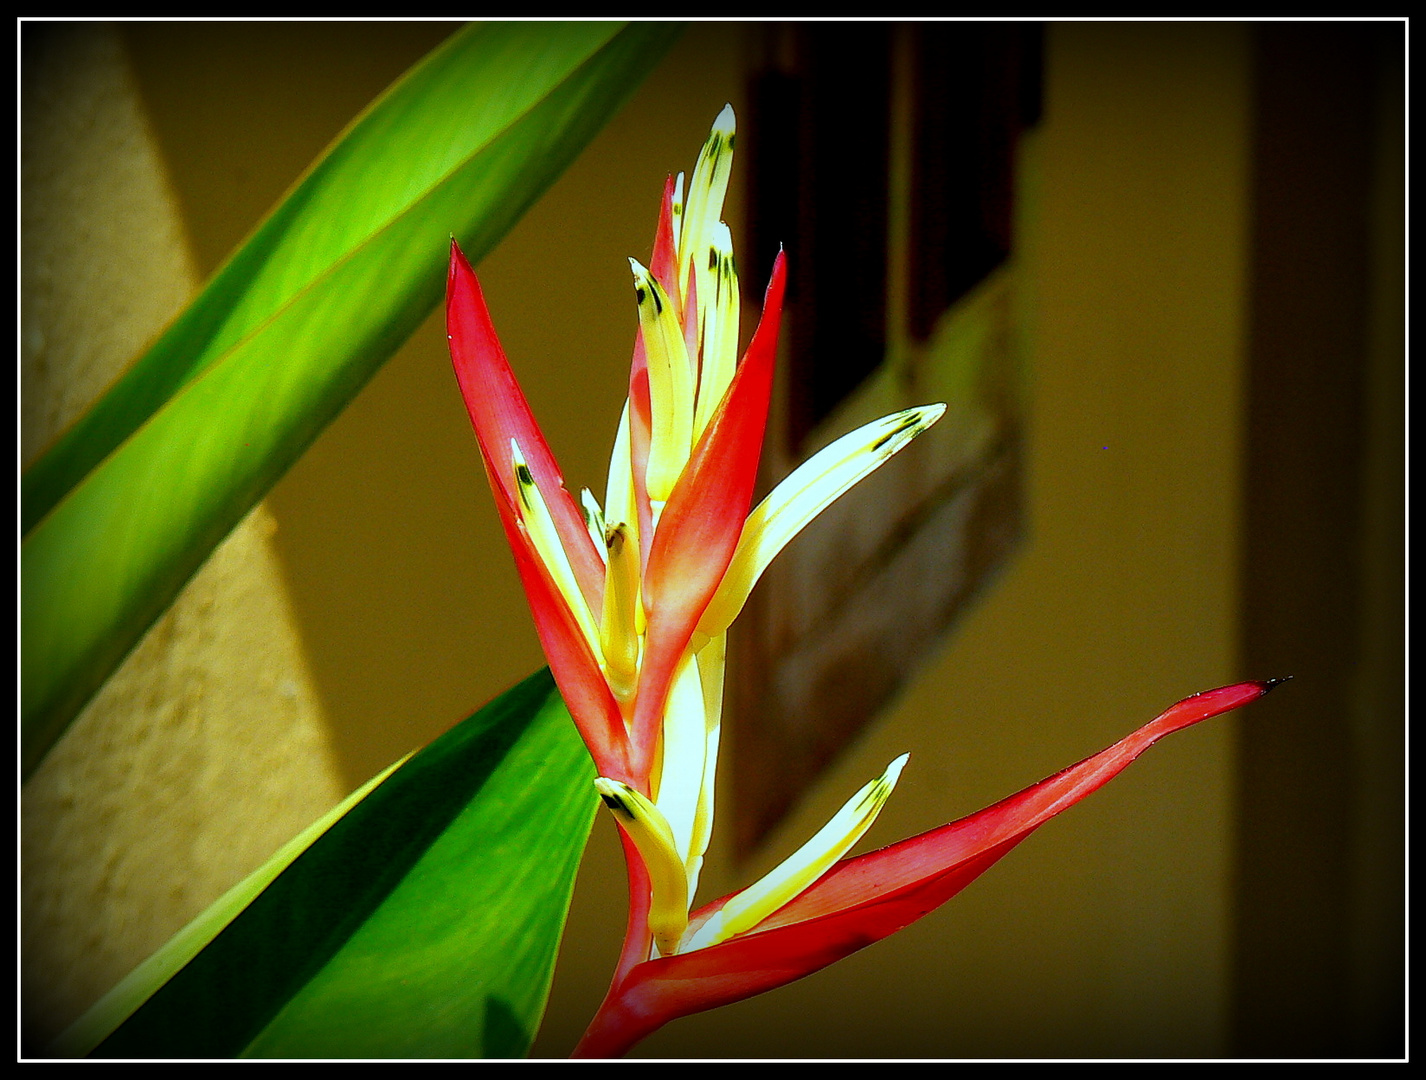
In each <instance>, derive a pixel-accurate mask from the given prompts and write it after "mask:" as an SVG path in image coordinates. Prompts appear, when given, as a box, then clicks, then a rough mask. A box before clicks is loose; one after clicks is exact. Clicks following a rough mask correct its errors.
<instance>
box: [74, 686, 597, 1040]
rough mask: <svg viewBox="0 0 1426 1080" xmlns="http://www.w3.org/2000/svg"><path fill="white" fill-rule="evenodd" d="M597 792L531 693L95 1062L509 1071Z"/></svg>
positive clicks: (412, 786) (388, 800)
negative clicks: (502, 1063)
mask: <svg viewBox="0 0 1426 1080" xmlns="http://www.w3.org/2000/svg"><path fill="white" fill-rule="evenodd" d="M593 779H594V770H593V765H592V764H591V763H590V761H589V756H588V754H587V752H586V751H585V749H584V747H583V744H582V743H581V742H580V741H579V737H578V735H577V734H576V733H575V730H574V726H573V723H572V722H571V721H570V719H569V714H568V713H567V712H566V711H565V709H564V706H563V703H562V702H561V701H560V699H559V695H558V693H557V692H556V691H555V689H554V683H553V680H552V679H551V678H550V675H549V673H548V671H544V672H541V673H539V674H537V675H535V676H532V677H531V678H529V679H527V680H526V681H525V682H523V683H521V684H520V685H519V686H517V687H516V688H514V689H513V690H511V691H510V692H508V693H507V694H505V695H504V696H502V697H501V698H498V699H497V700H496V701H494V702H492V703H491V704H490V705H488V706H486V707H485V708H484V709H482V710H481V711H480V712H479V713H477V714H476V715H475V716H473V717H471V718H470V719H469V720H467V721H465V722H464V723H462V724H460V725H458V726H457V727H455V728H454V729H452V730H451V731H450V732H448V733H447V734H445V735H443V736H442V737H441V738H440V739H437V740H436V741H435V742H434V743H432V744H431V745H430V746H428V747H427V748H426V749H425V750H423V751H421V752H420V753H419V754H417V755H415V756H414V757H413V758H411V759H410V760H409V761H408V762H407V763H406V764H405V765H403V766H402V767H401V768H400V769H398V770H397V771H396V772H394V773H393V774H392V775H391V776H390V777H389V778H388V779H387V780H386V781H385V782H384V783H382V784H381V785H380V786H379V787H377V788H376V789H375V790H374V791H372V792H371V794H369V795H368V796H367V797H366V798H365V799H363V800H361V801H360V802H358V803H357V804H356V805H355V806H354V807H353V808H352V809H351V810H350V811H349V812H348V813H347V814H346V815H345V816H344V817H342V819H341V820H340V821H338V822H336V823H335V824H334V825H332V826H331V828H329V829H328V830H327V831H326V832H325V833H324V834H323V835H322V836H321V837H320V838H318V839H317V840H316V841H315V842H313V843H312V844H311V846H310V847H309V848H307V850H306V851H305V852H303V853H302V854H301V855H300V856H299V857H298V858H297V859H296V860H295V861H293V863H292V864H291V866H290V867H289V868H288V869H287V870H286V871H285V872H284V873H282V874H281V875H280V876H279V877H277V879H276V880H275V881H274V882H273V883H272V884H271V885H270V886H269V887H268V888H267V889H266V890H265V891H263V892H262V894H261V895H259V896H258V897H257V898H256V899H255V900H254V901H253V902H252V903H251V904H249V905H248V906H247V907H246V908H245V909H244V910H243V912H242V913H241V914H240V915H238V916H237V917H236V918H235V919H233V920H232V921H231V922H230V923H229V924H228V925H227V927H226V928H225V929H224V930H223V931H222V932H221V933H219V934H218V935H217V936H216V937H215V938H214V939H213V940H212V942H211V943H210V944H209V945H208V946H207V948H205V949H203V951H202V952H200V953H199V954H198V955H197V956H196V957H195V958H194V959H193V961H192V962H191V963H189V964H188V965H187V966H186V967H184V968H183V969H182V970H181V971H180V972H179V973H178V974H177V975H176V976H174V977H173V978H172V979H170V980H169V981H168V982H167V983H166V984H164V985H163V986H162V987H161V988H159V989H158V990H157V992H155V993H154V994H153V995H152V996H151V997H150V998H149V999H148V1000H147V1002H145V1003H144V1004H143V1005H142V1007H140V1008H139V1009H138V1010H137V1011H135V1012H134V1013H133V1014H132V1015H131V1016H130V1017H129V1018H128V1020H127V1021H126V1022H124V1023H123V1024H122V1025H121V1026H119V1027H118V1028H117V1029H116V1030H115V1031H114V1032H113V1034H111V1035H110V1036H109V1037H108V1038H107V1039H105V1040H104V1041H103V1042H102V1043H101V1044H100V1045H99V1046H98V1047H97V1049H96V1050H95V1051H94V1053H93V1056H96V1057H158V1058H171V1057H203V1058H212V1057H232V1056H237V1055H247V1056H255V1057H268V1056H282V1057H518V1056H522V1055H523V1054H525V1053H526V1052H527V1051H528V1049H529V1045H530V1042H531V1040H532V1039H533V1038H534V1034H535V1030H536V1028H537V1027H538V1024H539V1019H540V1016H541V1014H542V1013H543V1010H544V1005H545V1000H546V998H547V996H548V992H549V984H550V978H551V974H552V972H553V967H554V960H555V954H556V951H557V948H558V942H559V936H560V932H561V930H562V929H563V926H564V919H565V915H566V912H567V910H568V906H569V899H570V895H571V893H572V891H573V888H574V875H575V871H576V869H577V868H578V864H579V857H580V854H581V852H582V851H583V849H584V844H585V842H586V840H587V838H588V835H589V828H590V825H591V823H592V822H593V817H594V810H595V807H596V806H597V804H598V801H597V799H596V798H595V795H594V787H593Z"/></svg>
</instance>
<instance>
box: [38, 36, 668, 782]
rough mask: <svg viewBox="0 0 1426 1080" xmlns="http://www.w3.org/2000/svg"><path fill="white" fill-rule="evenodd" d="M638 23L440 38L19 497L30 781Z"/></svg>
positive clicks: (541, 186)
mask: <svg viewBox="0 0 1426 1080" xmlns="http://www.w3.org/2000/svg"><path fill="white" fill-rule="evenodd" d="M675 34H676V29H675V28H671V27H669V26H666V25H662V24H651V23H641V24H635V25H632V26H628V27H625V28H623V29H618V28H617V27H611V26H606V25H602V24H592V23H579V24H569V25H565V24H550V23H543V24H534V25H526V24H518V23H498V24H493V25H489V26H482V27H477V28H472V29H469V30H467V31H464V32H462V33H461V34H458V35H456V37H454V38H453V39H451V41H449V42H448V43H447V44H446V45H445V46H443V47H442V48H440V49H438V50H437V51H436V52H435V53H433V54H432V55H431V56H430V57H428V58H427V59H426V60H425V61H423V62H422V64H420V65H418V66H417V67H416V68H414V69H413V70H412V71H411V72H410V73H409V74H408V75H407V76H406V77H405V78H404V79H403V80H402V81H401V82H399V83H398V84H397V85H396V86H395V87H393V88H392V89H391V90H390V91H388V92H387V94H386V95H385V96H383V97H382V98H381V99H380V100H379V101H378V102H376V104H374V105H373V106H372V108H371V109H370V110H369V111H368V112H367V113H366V114H364V115H363V116H362V117H361V118H359V119H358V120H357V121H356V122H355V123H354V125H353V127H352V128H351V129H350V131H349V132H348V133H347V135H346V136H345V137H344V138H343V139H342V140H340V141H339V142H338V143H337V144H336V145H335V146H334V147H333V148H332V149H331V151H329V153H328V155H327V157H326V158H324V159H323V161H322V162H320V163H319V164H318V165H317V166H315V167H314V168H313V169H312V171H311V172H310V173H309V174H308V175H307V176H306V177H305V178H304V179H303V180H302V181H301V183H299V184H298V186H297V187H296V188H295V189H294V190H293V192H292V193H291V195H289V196H288V198H287V199H286V200H285V201H284V203H283V204H282V206H281V207H279V209H278V210H277V211H275V212H274V214H273V215H272V217H271V218H269V219H268V221H267V222H265V223H264V224H263V225H262V226H261V227H260V228H259V229H258V231H257V232H256V233H255V234H254V235H253V237H252V238H251V239H250V240H249V241H248V242H247V244H245V245H244V247H243V248H242V249H241V250H240V251H239V252H238V253H237V254H236V255H235V256H234V257H233V258H232V260H230V262H229V263H228V264H227V265H226V266H225V267H224V268H223V269H222V270H221V271H220V272H219V273H218V274H217V275H216V276H215V277H214V278H213V280H212V281H211V282H210V283H209V285H208V286H207V287H206V288H205V290H204V291H203V293H202V294H201V295H200V296H199V297H198V299H197V300H196V301H195V302H194V304H193V305H192V306H191V307H190V309H189V310H188V311H187V312H186V313H185V314H184V315H183V316H181V317H180V318H179V319H178V320H177V321H176V322H175V323H174V324H173V325H172V326H171V327H170V328H169V330H168V332H167V333H166V334H165V335H164V337H163V338H161V339H160V340H159V341H158V342H157V343H156V344H155V345H154V347H153V348H152V349H150V350H149V352H148V353H147V354H145V355H144V356H143V357H141V358H140V359H139V360H138V361H137V362H136V363H135V365H134V366H133V368H132V369H131V370H130V371H129V373H128V374H127V375H126V376H125V378H124V379H123V380H121V382H120V383H118V384H116V386H115V387H114V388H113V390H111V392H110V393H109V394H108V395H107V396H106V397H105V398H104V399H103V401H101V402H100V403H99V405H97V406H96V407H95V408H94V409H93V410H92V411H91V412H90V413H89V414H88V415H87V416H86V417H85V418H84V419H82V420H81V421H80V422H79V423H78V424H77V425H76V426H75V427H74V428H73V429H72V430H71V431H70V432H69V433H68V434H67V435H66V436H65V437H64V438H63V439H62V440H61V441H60V442H59V443H57V444H56V445H55V446H54V447H53V448H52V449H51V450H50V451H49V452H48V453H47V454H46V455H45V456H44V457H43V458H42V459H41V460H40V461H39V462H37V463H36V464H35V465H34V466H33V467H32V468H31V470H30V471H29V472H28V473H27V474H26V476H25V478H24V481H23V492H22V517H23V520H24V522H25V523H26V524H27V525H28V526H31V527H30V528H29V532H28V535H26V537H25V540H24V543H23V545H22V553H21V596H22V600H21V635H22V647H21V680H22V690H21V767H22V772H23V774H24V775H26V776H28V775H29V774H30V773H31V772H32V771H33V770H34V768H35V766H36V765H37V764H38V763H39V761H40V760H41V758H42V757H43V756H44V754H45V753H46V752H47V751H48V749H49V747H50V746H52V745H53V744H54V742H55V740H56V739H58V738H59V736H60V734H62V733H63V731H64V729H65V728H66V727H67V726H68V724H69V722H70V721H71V720H72V719H73V717H74V716H75V714H76V713H77V712H78V711H79V709H80V708H81V707H82V706H83V705H84V703H85V702H86V701H88V699H89V698H90V696H92V694H93V693H94V691H95V690H96V689H98V687H99V686H100V685H102V683H103V681H104V680H105V679H106V678H107V677H108V675H109V674H110V673H111V672H112V671H113V669H114V668H115V667H116V666H117V665H118V663H119V661H120V660H122V658H123V657H124V655H125V654H126V653H127V652H128V651H129V649H130V648H131V647H132V646H133V645H134V643H135V642H136V641H137V640H138V638H139V637H140V636H141V635H142V634H143V632H144V630H146V629H147V628H148V626H149V625H150V624H151V623H152V622H153V620H154V619H156V618H157V617H158V616H159V615H160V614H161V613H162V612H163V611H164V609H165V608H167V606H168V605H169V603H171V602H172V600H173V598H174V596H176V595H177V593H178V591H179V590H180V589H181V588H182V587H183V585H184V583H185V582H186V581H187V580H188V578H189V577H190V576H191V575H192V574H193V573H194V571H195V570H197V568H198V567H199V566H200V565H201V564H202V562H203V560H204V558H206V556H207V555H208V553H209V552H210V551H211V550H212V549H213V548H214V547H215V546H216V545H217V544H218V542H219V541H221V540H222V538H223V537H224V536H226V535H227V533H228V532H229V531H230V530H231V529H232V528H233V526H234V525H236V524H237V522H238V521H239V520H241V518H242V516H243V515H244V514H245V513H246V512H247V511H248V510H249V509H250V508H251V507H252V506H253V505H254V503H256V502H257V501H258V500H259V499H260V498H261V497H262V496H263V495H264V493H266V491H267V490H268V488H270V487H271V485H272V484H273V483H274V482H275V481H276V480H277V478H278V477H279V476H281V475H282V473H283V472H284V471H285V470H286V469H287V468H288V467H289V466H290V465H291V464H292V462H293V461H295V460H296V458H297V457H298V456H299V455H300V454H301V453H302V451H303V450H304V449H305V448H306V447H307V446H308V445H309V444H310V443H311V441H312V440H313V439H314V438H315V437H316V436H317V434H318V433H319V432H320V431H321V430H322V428H323V427H324V426H325V425H326V424H327V423H328V422H329V421H330V420H331V419H332V418H333V417H335V416H336V415H337V413H339V412H340V411H341V409H342V408H343V407H344V406H345V404H346V403H347V402H348V401H349V400H350V399H351V398H352V397H353V396H354V395H355V394H356V392H357V391H358V390H359V389H360V388H361V387H362V386H363V385H364V384H365V383H366V381H367V380H368V379H369V378H370V377H371V375H372V374H373V373H374V372H375V370H376V369H377V368H378V367H379V366H380V364H381V363H382V362H383V361H384V360H385V359H386V358H387V357H389V356H390V355H391V353H392V352H394V351H395V350H396V349H397V348H398V347H399V346H400V344H401V343H402V342H403V341H404V340H405V339H406V337H407V336H408V335H409V334H410V333H411V331H412V330H414V329H415V327H416V326H417V325H418V324H419V323H420V321H421V320H422V319H423V318H424V317H425V316H426V314H427V313H428V312H429V311H430V310H431V308H432V307H433V306H434V305H435V303H436V302H437V301H438V300H439V298H440V296H441V291H442V287H443V283H444V276H445V268H446V260H447V255H448V246H449V240H450V237H451V236H452V235H454V236H456V237H457V238H458V239H459V240H460V241H461V245H462V247H464V248H465V250H466V251H467V253H468V254H470V255H471V257H472V258H479V257H480V256H482V255H484V254H485V253H486V252H488V251H489V250H490V249H491V248H492V247H493V246H494V244H495V243H496V241H498V240H499V239H500V237H501V236H503V235H504V233H505V232H506V231H507V230H508V229H509V228H510V226H511V225H513V224H514V222H515V221H516V220H517V219H518V218H519V217H520V215H521V214H522V213H523V212H524V211H525V209H526V208H528V206H529V205H530V204H531V203H532V202H533V201H534V200H535V199H536V198H537V197H538V196H539V195H540V194H541V193H542V192H543V191H544V190H545V188H546V187H548V186H549V184H550V183H551V182H552V181H553V180H554V179H555V178H556V177H557V176H558V175H559V174H560V172H561V171H562V170H563V169H564V168H565V166H567V165H568V164H569V162H570V161H571V160H573V158H574V157H575V155H576V154H577V153H578V151H579V150H580V149H582V148H583V147H584V145H585V144H587V143H588V141H589V140H590V139H592V138H593V137H594V135H595V134H596V133H597V132H598V130H599V129H600V128H601V127H602V126H603V124H604V122H605V121H606V120H607V119H608V118H609V116H611V115H612V114H613V112H614V111H615V110H616V109H617V108H618V106H619V105H620V104H622V102H623V101H624V99H625V98H626V97H627V96H628V94H629V93H630V92H631V91H632V89H633V87H634V86H635V85H636V84H637V82H638V81H639V80H640V79H641V78H642V77H643V76H644V75H645V74H646V73H647V72H648V70H649V69H650V68H651V67H652V66H653V64H654V62H655V61H656V60H657V59H658V57H659V56H660V55H661V54H662V53H663V51H664V50H665V49H666V48H667V46H668V45H669V44H670V43H671V42H672V39H673V37H674V36H675Z"/></svg>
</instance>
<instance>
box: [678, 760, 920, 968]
mask: <svg viewBox="0 0 1426 1080" xmlns="http://www.w3.org/2000/svg"><path fill="white" fill-rule="evenodd" d="M908 756H909V755H907V754H902V755H901V756H900V757H899V758H897V759H896V760H895V761H893V762H892V763H891V764H890V765H888V766H887V767H886V772H884V773H883V774H882V775H881V776H880V777H879V778H878V779H876V780H873V781H872V782H871V783H869V784H867V785H866V786H865V787H864V788H862V789H861V790H860V791H858V792H857V793H856V794H855V795H853V796H852V797H851V798H850V799H848V800H847V803H846V805H845V806H843V807H842V809H841V810H839V811H837V813H836V815H835V816H834V817H833V818H832V820H831V821H829V822H827V824H826V825H824V826H823V827H822V830H821V831H820V832H818V833H817V835H816V836H814V837H813V838H812V839H811V840H809V841H807V843H805V844H803V845H802V847H801V848H799V849H798V850H797V852H796V853H794V854H793V855H792V856H790V857H789V858H788V859H786V860H785V861H784V862H783V863H782V864H781V865H780V866H779V867H778V868H777V869H776V870H774V871H772V873H770V874H768V875H767V876H766V877H764V878H763V879H762V880H761V881H759V882H757V884H755V885H750V886H749V887H748V888H746V889H744V890H743V891H742V892H740V893H738V894H737V895H736V896H734V897H732V898H731V899H730V900H729V901H728V902H727V903H726V904H724V905H723V907H722V909H721V910H720V911H718V912H716V913H715V914H714V915H713V917H712V918H711V919H709V920H708V921H707V922H705V923H704V924H703V925H702V926H700V927H699V928H698V932H697V933H696V934H694V935H693V936H692V938H691V939H690V940H689V941H687V942H685V943H684V944H682V945H681V947H680V949H679V951H680V952H689V951H691V950H693V949H702V948H706V947H707V946H709V945H716V944H718V942H720V941H726V940H727V939H728V938H730V937H733V936H734V935H736V934H742V933H745V932H746V931H748V930H751V929H752V928H753V927H755V926H756V925H757V924H758V923H760V922H762V921H763V920H764V919H766V918H767V917H768V916H769V915H771V914H772V913H773V912H774V911H776V910H777V909H778V908H780V907H783V906H785V905H786V904H788V903H789V902H791V901H792V900H793V899H794V898H795V897H796V896H797V895H798V894H799V893H801V892H803V891H804V890H806V889H807V888H808V887H809V886H811V885H812V884H813V883H814V882H815V881H816V880H817V879H818V878H820V877H821V876H822V875H823V874H825V873H826V872H827V871H828V870H830V869H831V868H832V864H833V863H835V862H836V861H837V860H838V859H840V858H841V857H842V856H843V855H845V854H846V853H847V852H848V851H849V850H851V847H852V845H853V844H855V843H856V842H857V841H858V840H860V839H861V838H862V835H863V834H864V833H865V832H866V831H867V829H869V828H871V825H872V822H874V821H875V820H876V817H877V815H878V814H880V813H881V808H882V807H883V806H885V805H886V800H887V799H888V798H889V797H890V795H891V791H892V789H893V788H894V787H896V781H897V779H898V778H899V777H900V776H901V770H902V768H903V767H904V766H905V764H906V759H907V757H908Z"/></svg>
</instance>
